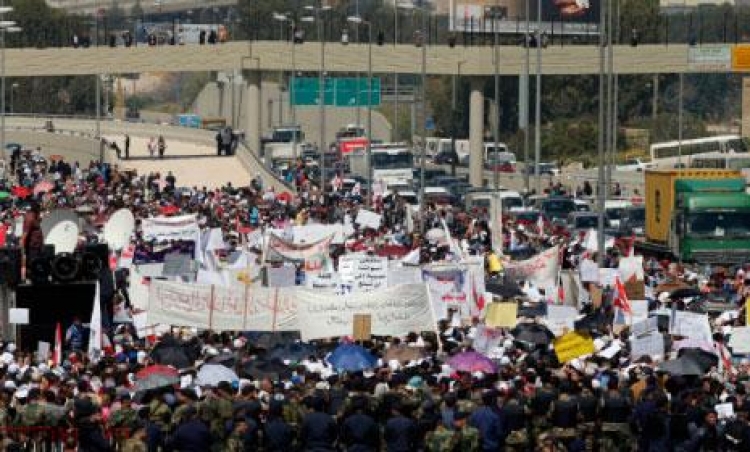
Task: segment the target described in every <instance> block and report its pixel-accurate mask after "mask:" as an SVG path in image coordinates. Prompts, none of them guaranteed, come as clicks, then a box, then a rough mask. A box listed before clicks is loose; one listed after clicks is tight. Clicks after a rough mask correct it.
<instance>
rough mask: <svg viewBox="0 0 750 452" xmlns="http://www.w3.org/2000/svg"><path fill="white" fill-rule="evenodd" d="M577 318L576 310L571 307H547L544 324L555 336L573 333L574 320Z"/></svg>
mask: <svg viewBox="0 0 750 452" xmlns="http://www.w3.org/2000/svg"><path fill="white" fill-rule="evenodd" d="M577 317H578V310H577V309H576V308H574V307H572V306H554V305H549V306H547V318H546V319H545V323H546V325H547V328H549V330H550V331H551V332H552V334H554V335H555V336H562V335H563V334H565V333H567V332H569V331H573V329H574V328H575V320H576V318H577Z"/></svg>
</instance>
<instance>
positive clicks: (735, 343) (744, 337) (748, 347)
mask: <svg viewBox="0 0 750 452" xmlns="http://www.w3.org/2000/svg"><path fill="white" fill-rule="evenodd" d="M727 345H729V348H731V349H732V353H733V354H737V355H745V354H748V353H750V326H736V327H734V329H733V330H732V335H731V336H730V337H729V344H727Z"/></svg>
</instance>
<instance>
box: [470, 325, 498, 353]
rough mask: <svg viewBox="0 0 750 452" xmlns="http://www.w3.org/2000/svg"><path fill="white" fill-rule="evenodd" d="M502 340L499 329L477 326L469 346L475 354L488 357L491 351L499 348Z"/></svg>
mask: <svg viewBox="0 0 750 452" xmlns="http://www.w3.org/2000/svg"><path fill="white" fill-rule="evenodd" d="M504 339H505V336H503V332H502V331H501V330H500V329H496V328H488V327H486V326H485V325H478V326H477V329H476V332H475V334H474V341H473V342H472V344H471V345H472V347H474V350H476V351H477V352H479V353H481V354H483V355H488V354H489V353H490V352H491V351H492V350H493V349H495V348H498V347H500V346H501V345H502V343H503V340H504Z"/></svg>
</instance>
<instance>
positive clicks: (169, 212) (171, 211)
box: [159, 204, 180, 215]
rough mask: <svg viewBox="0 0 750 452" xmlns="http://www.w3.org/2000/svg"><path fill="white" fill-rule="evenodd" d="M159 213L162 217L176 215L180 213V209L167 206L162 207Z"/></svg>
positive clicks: (170, 205)
mask: <svg viewBox="0 0 750 452" xmlns="http://www.w3.org/2000/svg"><path fill="white" fill-rule="evenodd" d="M159 211H160V212H161V214H162V215H174V214H176V213H177V212H179V211H180V208H179V207H177V206H173V205H172V204H168V205H166V206H162V207H161V209H160V210H159Z"/></svg>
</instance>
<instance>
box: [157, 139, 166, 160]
mask: <svg viewBox="0 0 750 452" xmlns="http://www.w3.org/2000/svg"><path fill="white" fill-rule="evenodd" d="M166 150H167V143H166V142H165V141H164V135H159V158H160V159H163V158H164V151H166Z"/></svg>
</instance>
